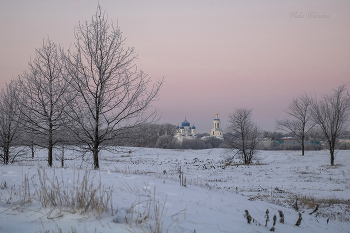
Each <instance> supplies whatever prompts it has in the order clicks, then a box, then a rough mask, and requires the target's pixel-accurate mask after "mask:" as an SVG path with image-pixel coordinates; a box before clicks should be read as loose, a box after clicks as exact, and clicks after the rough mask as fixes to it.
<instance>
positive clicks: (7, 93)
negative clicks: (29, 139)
mask: <svg viewBox="0 0 350 233" xmlns="http://www.w3.org/2000/svg"><path fill="white" fill-rule="evenodd" d="M17 95H18V89H17V85H16V83H15V82H14V81H11V82H10V84H7V85H6V87H5V88H4V89H2V90H1V92H0V147H1V149H2V153H1V154H0V156H1V157H2V159H3V162H4V164H8V163H9V162H11V161H10V159H11V160H12V161H13V160H14V159H15V157H16V156H17V155H18V152H19V150H17V152H15V151H14V150H13V149H12V148H13V146H14V144H16V143H18V140H19V139H20V137H21V132H22V131H21V127H20V124H19V121H18V116H19V115H18V106H17V99H16V98H17Z"/></svg>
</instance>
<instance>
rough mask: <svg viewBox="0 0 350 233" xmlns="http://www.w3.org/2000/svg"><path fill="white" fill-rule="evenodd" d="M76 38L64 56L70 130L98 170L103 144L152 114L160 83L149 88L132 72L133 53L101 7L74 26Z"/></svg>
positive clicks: (140, 75)
mask: <svg viewBox="0 0 350 233" xmlns="http://www.w3.org/2000/svg"><path fill="white" fill-rule="evenodd" d="M75 37H76V40H77V41H76V43H75V44H74V45H75V46H74V47H75V51H70V50H68V52H67V53H66V55H65V65H66V68H67V72H68V78H67V81H69V83H70V85H71V86H72V87H73V88H74V89H75V91H76V92H77V93H78V96H77V98H75V101H74V102H73V103H72V104H71V105H70V111H71V112H70V114H69V116H70V119H71V120H72V124H71V127H69V128H70V129H71V130H72V133H74V134H75V135H76V138H77V139H79V141H80V143H79V145H80V146H81V147H82V149H84V150H89V151H91V152H92V154H93V159H94V168H95V169H97V168H99V151H100V150H102V149H106V148H107V147H106V145H108V144H109V143H108V142H110V141H113V140H116V139H118V138H120V139H122V138H123V137H124V136H127V133H128V132H131V131H132V130H130V129H131V128H137V127H139V126H141V125H142V124H143V123H145V122H146V120H147V119H148V118H149V117H150V115H152V114H146V115H144V113H145V112H146V110H147V108H148V107H149V106H150V104H151V103H152V102H153V101H154V100H155V98H156V96H157V94H158V91H159V89H160V87H161V84H162V81H158V82H157V83H156V84H153V86H152V84H151V80H150V78H148V77H147V75H145V74H144V73H143V72H142V71H138V70H137V69H136V66H135V65H134V64H133V62H134V61H135V59H136V57H137V56H136V54H135V53H134V49H133V48H127V49H125V48H124V38H123V37H122V32H121V31H120V29H119V27H118V26H117V27H115V26H113V25H110V24H109V23H108V18H107V16H106V15H105V13H103V12H102V10H101V7H100V6H98V8H97V11H96V14H95V15H94V16H93V17H92V20H91V22H87V21H86V22H85V23H83V24H79V26H78V27H77V28H76V34H75Z"/></svg>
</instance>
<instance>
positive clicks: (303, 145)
mask: <svg viewBox="0 0 350 233" xmlns="http://www.w3.org/2000/svg"><path fill="white" fill-rule="evenodd" d="M304 139H305V137H304V135H303V136H302V137H301V155H302V156H304V154H305V144H304V143H305V142H304Z"/></svg>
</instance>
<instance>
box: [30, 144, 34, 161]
mask: <svg viewBox="0 0 350 233" xmlns="http://www.w3.org/2000/svg"><path fill="white" fill-rule="evenodd" d="M30 149H31V150H32V159H34V141H32V143H31V145H30Z"/></svg>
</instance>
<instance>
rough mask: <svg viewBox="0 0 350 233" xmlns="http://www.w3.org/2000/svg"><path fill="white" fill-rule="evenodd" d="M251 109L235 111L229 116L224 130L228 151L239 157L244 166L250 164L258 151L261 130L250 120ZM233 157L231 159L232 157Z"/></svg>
mask: <svg viewBox="0 0 350 233" xmlns="http://www.w3.org/2000/svg"><path fill="white" fill-rule="evenodd" d="M251 116H252V110H251V109H242V108H240V109H236V110H235V112H234V113H232V114H231V115H229V120H228V123H229V124H228V126H227V129H226V132H227V134H230V136H231V137H229V145H228V146H229V151H231V152H233V154H234V156H235V155H237V154H238V155H240V156H241V158H242V160H243V162H244V164H250V163H251V162H252V160H253V158H254V155H256V153H257V152H258V149H259V141H258V139H259V137H260V134H261V130H260V129H259V128H258V126H257V125H256V123H254V122H253V121H252V119H251ZM234 156H233V157H234Z"/></svg>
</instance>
